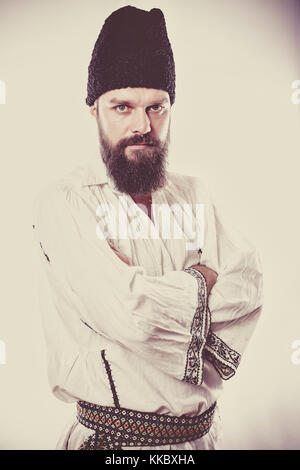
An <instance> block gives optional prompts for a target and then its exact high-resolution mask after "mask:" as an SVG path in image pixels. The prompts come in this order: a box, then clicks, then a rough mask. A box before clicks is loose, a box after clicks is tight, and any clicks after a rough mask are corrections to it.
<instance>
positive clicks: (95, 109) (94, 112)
mask: <svg viewBox="0 0 300 470" xmlns="http://www.w3.org/2000/svg"><path fill="white" fill-rule="evenodd" d="M90 113H91V114H92V116H94V117H97V104H96V103H94V104H93V106H91V107H90Z"/></svg>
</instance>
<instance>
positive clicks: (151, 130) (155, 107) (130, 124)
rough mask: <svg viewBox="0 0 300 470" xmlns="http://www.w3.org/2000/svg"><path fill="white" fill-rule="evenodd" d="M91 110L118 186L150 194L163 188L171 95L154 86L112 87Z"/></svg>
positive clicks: (112, 175) (102, 148)
mask: <svg viewBox="0 0 300 470" xmlns="http://www.w3.org/2000/svg"><path fill="white" fill-rule="evenodd" d="M91 113H92V114H93V115H94V116H95V117H96V119H97V123H98V129H99V141H100V150H101V154H102V158H103V161H104V163H105V164H106V166H107V169H108V173H109V175H110V176H111V177H112V178H113V180H114V182H115V185H116V187H117V189H118V190H119V191H121V192H125V193H128V194H147V193H150V192H152V191H155V190H156V189H158V188H161V187H163V186H164V184H165V176H166V175H165V172H166V162H167V154H168V146H169V141H170V122H171V117H170V116H171V106H170V98H169V94H168V93H167V92H166V91H163V90H156V89H152V88H122V89H119V90H110V91H108V92H107V93H104V94H103V95H101V96H100V97H99V98H98V100H97V101H96V103H95V105H94V106H93V107H92V108H91ZM142 144H143V145H142Z"/></svg>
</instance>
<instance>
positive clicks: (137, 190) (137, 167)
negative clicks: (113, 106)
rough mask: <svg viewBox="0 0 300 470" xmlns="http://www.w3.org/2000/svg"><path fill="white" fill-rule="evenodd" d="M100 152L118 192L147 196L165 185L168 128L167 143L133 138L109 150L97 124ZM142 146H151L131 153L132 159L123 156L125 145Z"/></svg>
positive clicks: (144, 137) (146, 137) (109, 147)
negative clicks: (143, 144) (139, 144)
mask: <svg viewBox="0 0 300 470" xmlns="http://www.w3.org/2000/svg"><path fill="white" fill-rule="evenodd" d="M98 129H99V142H100V151H101V155H102V158H103V161H104V163H105V165H106V167H107V172H108V175H109V176H110V177H111V178H112V180H113V181H114V183H115V186H116V188H117V189H118V191H120V192H122V193H127V194H148V193H151V192H152V191H155V190H157V189H159V188H162V187H163V186H164V185H165V183H166V164H167V155H168V147H169V142H170V125H169V129H168V134H167V138H166V141H165V142H164V143H162V142H161V141H160V140H158V139H156V138H154V137H153V136H151V135H150V134H144V135H136V136H133V137H132V138H130V139H122V140H121V141H120V142H119V143H118V144H117V145H116V146H114V147H112V146H111V145H110V143H109V142H108V140H107V139H106V137H105V136H104V133H103V130H102V128H101V124H100V122H98ZM138 143H145V144H149V145H151V146H149V147H147V148H146V149H141V150H138V149H137V150H131V152H132V153H133V152H134V158H132V159H129V158H127V156H126V154H125V150H126V147H127V145H134V144H138Z"/></svg>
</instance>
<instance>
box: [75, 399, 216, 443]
mask: <svg viewBox="0 0 300 470" xmlns="http://www.w3.org/2000/svg"><path fill="white" fill-rule="evenodd" d="M76 406H77V419H78V421H79V422H80V423H81V424H83V425H84V426H85V427H87V428H89V429H93V430H94V431H95V432H94V433H93V434H92V435H91V436H90V437H88V438H87V439H86V440H85V441H84V442H83V444H82V445H81V446H80V448H79V450H97V449H121V448H122V447H127V446H137V447H140V446H161V445H164V444H178V443H180V442H187V441H193V440H195V439H199V438H200V437H202V436H204V435H205V434H206V433H207V432H208V431H209V429H210V427H211V424H212V421H213V416H214V411H215V407H216V402H215V403H214V404H213V405H212V406H211V407H210V408H208V409H207V410H206V411H204V412H203V413H201V414H200V415H198V416H188V415H182V416H169V415H161V414H157V413H147V412H143V411H135V410H130V409H127V408H120V407H119V408H118V407H109V406H100V405H95V404H92V403H87V402H84V401H78V402H77V405H76Z"/></svg>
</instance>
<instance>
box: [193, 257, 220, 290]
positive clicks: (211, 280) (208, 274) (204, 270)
mask: <svg viewBox="0 0 300 470" xmlns="http://www.w3.org/2000/svg"><path fill="white" fill-rule="evenodd" d="M190 268H194V269H197V271H200V273H201V274H202V275H203V276H204V277H205V281H206V288H207V295H209V294H210V291H211V290H212V288H213V286H214V285H215V283H216V282H217V279H218V274H217V273H216V271H214V270H213V269H211V268H208V267H207V266H204V264H194V265H193V266H190Z"/></svg>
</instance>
